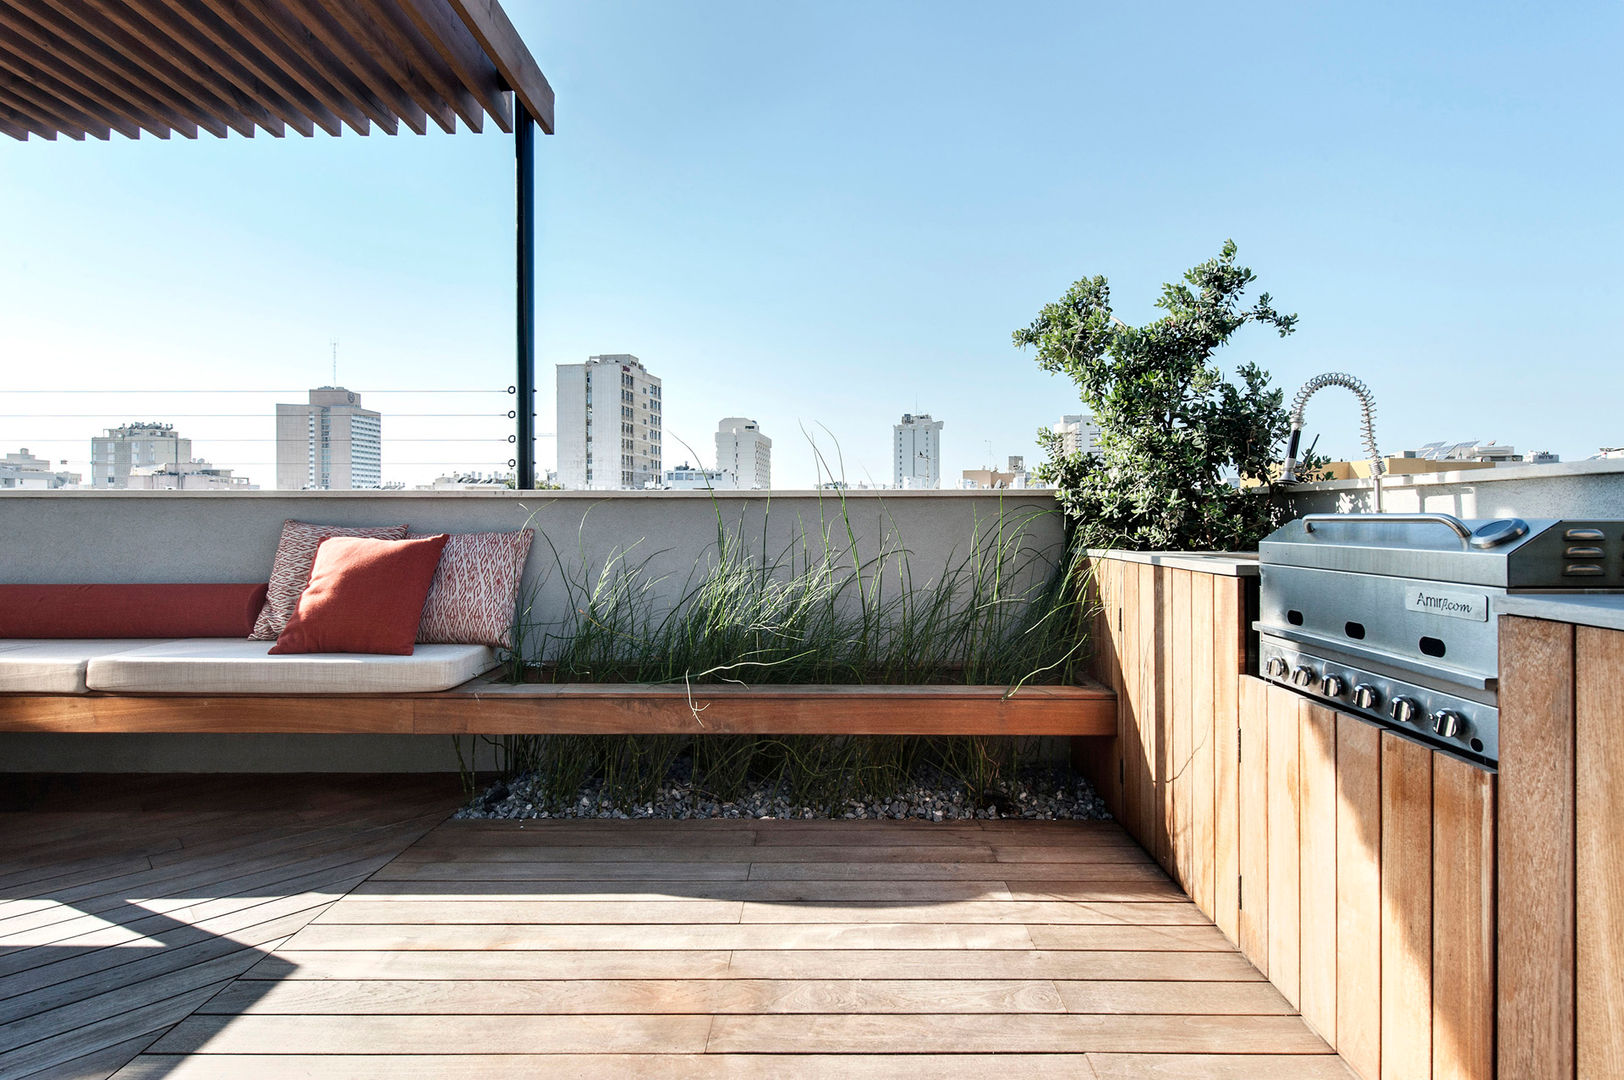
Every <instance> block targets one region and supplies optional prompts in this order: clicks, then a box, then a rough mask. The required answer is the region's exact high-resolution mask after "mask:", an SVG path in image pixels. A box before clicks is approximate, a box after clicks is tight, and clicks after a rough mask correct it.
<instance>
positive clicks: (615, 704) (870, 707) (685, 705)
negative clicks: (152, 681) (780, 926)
mask: <svg viewBox="0 0 1624 1080" xmlns="http://www.w3.org/2000/svg"><path fill="white" fill-rule="evenodd" d="M1116 713H1117V709H1116V693H1115V692H1114V691H1112V690H1111V689H1109V688H1107V687H1105V686H1103V685H1101V684H1099V683H1088V684H1085V685H1082V686H1025V687H1021V688H1020V689H1019V690H1016V691H1014V692H1013V693H1012V692H1010V691H1009V690H1008V689H1007V688H1005V687H1001V686H849V685H847V686H734V685H728V684H721V685H716V684H706V685H700V686H693V687H685V686H682V685H680V684H678V685H666V684H660V685H646V684H625V683H523V684H513V683H504V682H500V681H498V680H497V678H496V677H495V676H494V675H484V676H481V677H479V678H477V679H473V680H471V681H469V682H466V683H464V684H462V685H461V686H458V687H454V688H453V689H450V690H442V691H438V692H435V693H422V694H286V695H283V694H235V695H224V694H153V695H146V694H124V693H121V694H102V693H95V692H91V693H88V694H60V695H58V694H6V695H0V732H8V731H9V732H15V731H35V732H220V733H295V732H299V733H326V732H352V733H389V734H419V735H469V734H475V735H541V734H549V735H550V734H560V735H565V734H611V733H627V734H672V733H682V734H705V733H711V734H729V733H756V734H775V735H791V734H834V735H1115V734H1116V730H1117V715H1116Z"/></svg>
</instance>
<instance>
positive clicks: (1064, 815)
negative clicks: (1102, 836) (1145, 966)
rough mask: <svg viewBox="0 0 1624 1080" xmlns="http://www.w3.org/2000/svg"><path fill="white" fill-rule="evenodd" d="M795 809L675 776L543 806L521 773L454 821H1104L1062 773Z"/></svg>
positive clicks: (1079, 786)
mask: <svg viewBox="0 0 1624 1080" xmlns="http://www.w3.org/2000/svg"><path fill="white" fill-rule="evenodd" d="M825 811H826V808H818V807H811V806H797V805H794V804H792V803H791V801H790V799H789V797H788V796H787V795H786V794H785V793H784V792H783V791H782V790H781V789H780V788H778V787H776V786H774V785H772V784H769V783H766V782H760V781H757V782H754V783H753V784H752V786H751V787H749V788H748V789H747V790H746V791H745V793H744V794H743V795H742V796H741V797H740V798H739V799H738V800H736V801H733V802H724V801H720V800H718V799H716V798H714V797H713V796H711V795H709V794H708V793H706V792H704V791H703V790H700V789H698V788H695V787H694V786H693V785H692V784H690V783H689V782H688V781H687V779H686V778H685V777H682V776H680V775H679V776H676V777H674V778H673V779H672V781H671V782H669V783H668V784H667V785H666V786H664V787H663V788H662V789H661V791H660V795H659V798H658V799H656V800H654V801H652V802H650V801H648V800H644V801H642V802H637V803H619V802H616V801H615V800H614V799H613V798H612V797H611V796H610V795H609V794H607V793H606V792H605V791H604V790H603V787H602V785H601V784H599V783H597V782H593V783H592V784H591V785H589V786H588V787H587V788H586V789H585V790H584V791H582V793H581V795H580V798H579V799H574V800H571V801H570V802H569V803H568V804H567V805H564V806H561V807H553V808H548V807H547V806H545V801H544V800H543V799H542V798H541V796H540V794H539V793H538V791H537V788H536V782H535V777H534V776H531V775H529V774H525V775H521V776H518V777H515V778H513V779H511V780H506V781H500V782H498V783H495V784H492V785H491V786H490V787H489V788H487V789H485V790H484V791H482V792H480V793H479V794H478V795H476V796H474V798H473V799H472V800H471V801H470V802H469V804H468V805H467V806H465V807H464V808H463V809H461V810H459V811H457V814H456V816H457V817H459V818H484V819H501V818H515V819H518V818H615V819H621V820H629V819H638V818H650V819H661V820H668V821H669V820H675V821H687V820H703V819H708V818H756V819H760V820H763V821H770V820H775V819H778V820H790V819H793V820H812V819H826V818H843V819H850V820H875V819H890V820H898V821H900V820H904V819H913V820H918V821H931V822H949V821H969V820H980V821H990V820H998V819H1005V818H1024V819H1028V820H1039V821H1055V820H1072V821H1085V820H1105V819H1108V818H1109V817H1110V816H1111V815H1110V814H1109V813H1107V812H1106V809H1105V803H1104V801H1103V800H1101V799H1100V797H1099V796H1098V795H1096V794H1095V793H1094V791H1093V789H1092V788H1091V787H1089V785H1088V782H1087V781H1085V780H1084V779H1083V778H1082V777H1080V776H1078V775H1077V774H1075V773H1073V772H1071V771H1070V770H1064V769H1045V770H1035V771H1032V772H1028V773H1023V774H1022V775H1021V776H1020V777H1019V778H1018V779H1016V780H1014V781H1012V782H1009V783H1007V784H1005V785H1004V789H1003V790H1001V791H1000V792H998V793H997V794H996V795H994V796H993V797H992V798H990V799H988V800H987V804H986V805H979V806H978V805H976V804H975V801H974V800H972V799H971V798H970V795H969V792H968V791H966V790H965V788H964V785H962V784H960V783H958V782H957V781H955V780H953V779H952V778H951V777H948V776H945V775H933V776H927V777H924V778H921V779H920V780H918V781H913V782H910V783H909V784H907V785H906V786H905V787H904V788H902V789H901V790H900V791H897V792H895V793H894V794H892V795H891V796H889V797H888V798H885V799H882V800H880V801H878V802H877V803H874V804H872V805H870V804H869V803H866V802H863V801H859V800H855V799H853V800H850V801H847V802H846V803H844V804H842V805H840V806H838V807H835V808H834V812H833V813H832V814H831V813H828V812H825Z"/></svg>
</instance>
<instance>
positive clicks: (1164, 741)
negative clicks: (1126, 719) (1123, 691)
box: [1150, 566, 1178, 878]
mask: <svg viewBox="0 0 1624 1080" xmlns="http://www.w3.org/2000/svg"><path fill="white" fill-rule="evenodd" d="M1150 570H1151V575H1152V578H1153V580H1154V581H1155V585H1154V586H1153V589H1154V593H1155V599H1156V655H1155V656H1153V657H1152V658H1151V665H1152V670H1153V671H1155V673H1156V677H1155V689H1156V736H1157V738H1156V803H1157V806H1158V807H1159V809H1160V813H1159V814H1158V815H1157V818H1156V860H1157V861H1158V862H1160V863H1161V864H1162V869H1163V870H1166V871H1167V872H1168V873H1169V874H1171V875H1172V876H1173V877H1174V878H1177V877H1178V867H1177V866H1176V865H1175V863H1174V861H1173V833H1174V830H1175V829H1176V827H1177V826H1176V823H1175V822H1174V819H1173V788H1172V786H1171V779H1172V773H1173V768H1172V763H1173V683H1174V681H1175V680H1174V678H1173V671H1174V666H1173V665H1174V657H1175V655H1176V654H1177V646H1176V644H1175V640H1174V634H1173V571H1172V570H1171V569H1169V568H1166V567H1161V566H1153V567H1151V568H1150Z"/></svg>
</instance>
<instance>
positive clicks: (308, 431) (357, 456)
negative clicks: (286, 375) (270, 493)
mask: <svg viewBox="0 0 1624 1080" xmlns="http://www.w3.org/2000/svg"><path fill="white" fill-rule="evenodd" d="M382 481H383V417H382V415H381V414H379V413H376V412H374V411H373V410H371V409H363V408H362V407H361V395H360V394H357V393H355V392H354V391H353V390H346V389H345V388H344V387H342V386H318V387H317V388H316V389H314V390H312V391H310V400H309V401H308V402H307V403H305V404H303V405H284V404H278V405H277V406H276V486H277V488H278V490H281V491H347V490H351V489H356V488H361V489H371V488H377V487H378V486H379V485H380V484H381V483H382Z"/></svg>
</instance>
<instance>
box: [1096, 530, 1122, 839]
mask: <svg viewBox="0 0 1624 1080" xmlns="http://www.w3.org/2000/svg"><path fill="white" fill-rule="evenodd" d="M1093 579H1094V582H1095V584H1096V587H1097V589H1098V603H1099V614H1098V617H1097V618H1096V619H1095V626H1096V627H1097V632H1098V634H1099V637H1098V641H1099V646H1098V655H1099V657H1100V659H1099V663H1098V665H1097V667H1098V668H1100V669H1102V670H1099V671H1098V674H1097V675H1096V677H1097V678H1098V679H1099V680H1100V681H1101V682H1103V683H1104V684H1105V685H1106V686H1109V687H1110V688H1111V689H1112V690H1115V691H1116V695H1117V733H1116V737H1115V738H1113V739H1095V740H1093V742H1094V743H1095V744H1096V745H1097V746H1099V748H1100V753H1099V760H1098V761H1097V762H1096V764H1095V766H1094V768H1093V770H1092V774H1093V775H1095V776H1097V777H1099V782H1098V783H1099V787H1100V788H1101V789H1102V790H1100V792H1099V794H1100V797H1101V798H1103V799H1104V800H1105V805H1106V808H1107V809H1109V810H1110V811H1111V816H1113V817H1116V818H1121V817H1122V774H1123V770H1122V768H1121V767H1120V765H1119V762H1120V760H1121V757H1122V696H1123V688H1122V662H1121V658H1122V563H1120V562H1117V561H1115V560H1106V561H1104V562H1102V563H1098V564H1096V565H1095V567H1094V575H1093Z"/></svg>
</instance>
